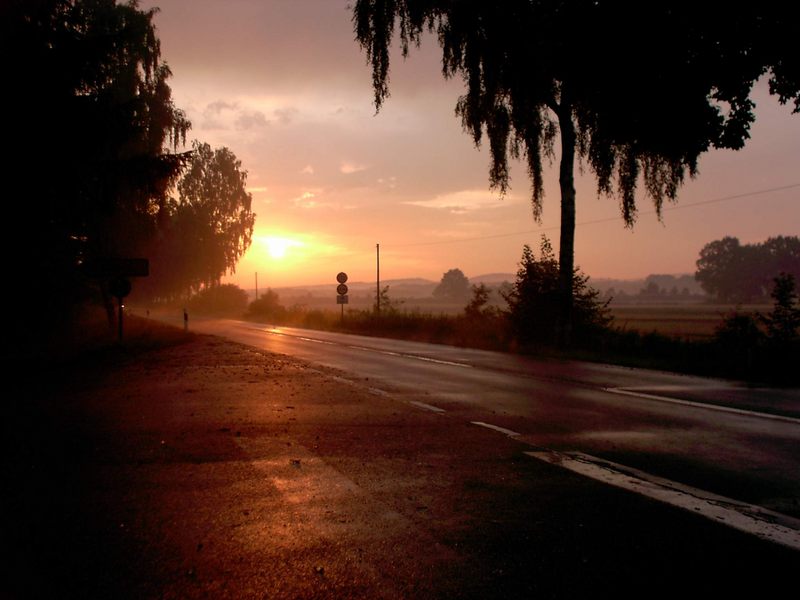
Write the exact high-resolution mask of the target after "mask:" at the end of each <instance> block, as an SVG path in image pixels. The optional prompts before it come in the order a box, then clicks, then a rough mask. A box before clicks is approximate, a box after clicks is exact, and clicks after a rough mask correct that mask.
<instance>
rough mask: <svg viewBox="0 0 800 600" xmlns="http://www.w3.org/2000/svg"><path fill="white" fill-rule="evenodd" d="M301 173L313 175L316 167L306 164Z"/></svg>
mask: <svg viewBox="0 0 800 600" xmlns="http://www.w3.org/2000/svg"><path fill="white" fill-rule="evenodd" d="M300 173H302V174H303V175H313V174H314V167H312V166H311V165H306V166H305V167H303V169H302V170H301V171H300Z"/></svg>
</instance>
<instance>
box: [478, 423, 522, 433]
mask: <svg viewBox="0 0 800 600" xmlns="http://www.w3.org/2000/svg"><path fill="white" fill-rule="evenodd" d="M471 423H472V424H473V425H479V426H481V427H486V428H487V429H493V430H494V431H499V432H500V433H504V434H506V435H507V436H508V437H516V436H518V435H520V434H519V433H517V432H516V431H511V430H510V429H506V428H505V427H500V426H498V425H492V424H491V423H484V422H483V421H471Z"/></svg>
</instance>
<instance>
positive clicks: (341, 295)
mask: <svg viewBox="0 0 800 600" xmlns="http://www.w3.org/2000/svg"><path fill="white" fill-rule="evenodd" d="M336 281H338V282H339V285H337V286H336V304H340V305H341V306H342V321H344V305H345V304H347V302H348V298H347V285H345V282H346V281H347V273H345V272H344V271H342V272H341V273H339V274H338V275H337V276H336Z"/></svg>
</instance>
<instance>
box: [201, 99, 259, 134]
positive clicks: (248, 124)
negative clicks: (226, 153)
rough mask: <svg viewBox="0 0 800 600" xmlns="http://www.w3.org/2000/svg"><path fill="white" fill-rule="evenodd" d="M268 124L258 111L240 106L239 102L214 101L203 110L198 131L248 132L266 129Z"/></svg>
mask: <svg viewBox="0 0 800 600" xmlns="http://www.w3.org/2000/svg"><path fill="white" fill-rule="evenodd" d="M269 123H270V121H269V119H267V118H266V116H265V115H264V113H263V112H261V111H259V110H253V109H250V108H248V107H246V106H242V105H241V104H240V103H239V102H228V101H225V100H216V101H214V102H211V103H209V104H207V105H206V107H205V108H204V109H203V112H202V114H201V121H200V129H221V130H230V129H235V130H237V131H248V130H251V129H260V128H263V127H266V126H267V125H269Z"/></svg>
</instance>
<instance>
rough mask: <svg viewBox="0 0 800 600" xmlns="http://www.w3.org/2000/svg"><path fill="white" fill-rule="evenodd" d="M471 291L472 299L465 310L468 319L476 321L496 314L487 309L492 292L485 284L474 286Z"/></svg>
mask: <svg viewBox="0 0 800 600" xmlns="http://www.w3.org/2000/svg"><path fill="white" fill-rule="evenodd" d="M471 289H472V298H470V301H469V304H467V306H466V307H465V308H464V314H465V315H466V316H467V317H469V318H472V319H475V318H479V317H483V316H486V315H487V314H491V313H493V312H496V311H495V310H493V309H491V308H489V307H487V305H488V304H489V295H490V294H491V292H492V291H491V290H490V289H489V287H488V286H487V285H486V284H485V283H479V284H478V285H473V286H472V288H471Z"/></svg>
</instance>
